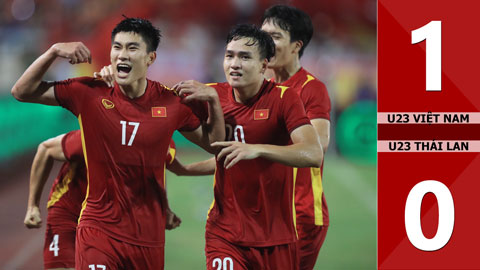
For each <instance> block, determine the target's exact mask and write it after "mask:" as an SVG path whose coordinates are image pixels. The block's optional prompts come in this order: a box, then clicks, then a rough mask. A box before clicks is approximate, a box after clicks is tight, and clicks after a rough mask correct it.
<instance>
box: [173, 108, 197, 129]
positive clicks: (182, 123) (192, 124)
mask: <svg viewBox="0 0 480 270" xmlns="http://www.w3.org/2000/svg"><path fill="white" fill-rule="evenodd" d="M182 107H183V109H182V113H181V115H180V117H181V119H180V120H179V122H178V126H177V130H178V131H194V130H195V129H197V128H198V127H199V126H200V120H199V119H198V117H197V115H195V114H194V113H193V111H192V109H191V108H190V107H188V106H186V105H183V104H182Z"/></svg>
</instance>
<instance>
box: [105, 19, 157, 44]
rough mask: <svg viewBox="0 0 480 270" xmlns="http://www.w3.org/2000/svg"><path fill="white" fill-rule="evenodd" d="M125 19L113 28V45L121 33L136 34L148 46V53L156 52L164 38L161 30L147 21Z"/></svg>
mask: <svg viewBox="0 0 480 270" xmlns="http://www.w3.org/2000/svg"><path fill="white" fill-rule="evenodd" d="M124 17H125V19H124V20H122V21H121V22H119V23H118V24H117V26H115V28H113V31H112V43H113V40H114V38H115V36H116V35H117V34H118V33H119V32H127V33H128V32H134V33H137V34H139V35H140V36H141V37H142V38H143V41H145V43H146V44H147V52H152V51H156V50H157V47H158V44H159V43H160V38H161V37H162V35H161V34H160V30H159V29H158V28H156V27H155V26H153V25H152V23H151V22H150V21H149V20H147V19H142V18H128V17H126V16H125V15H124Z"/></svg>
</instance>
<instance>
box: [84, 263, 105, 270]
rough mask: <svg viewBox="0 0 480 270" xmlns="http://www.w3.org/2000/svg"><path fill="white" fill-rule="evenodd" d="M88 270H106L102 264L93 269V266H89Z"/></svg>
mask: <svg viewBox="0 0 480 270" xmlns="http://www.w3.org/2000/svg"><path fill="white" fill-rule="evenodd" d="M88 268H90V270H106V269H107V267H106V266H105V265H103V264H97V267H96V268H95V264H89V265H88Z"/></svg>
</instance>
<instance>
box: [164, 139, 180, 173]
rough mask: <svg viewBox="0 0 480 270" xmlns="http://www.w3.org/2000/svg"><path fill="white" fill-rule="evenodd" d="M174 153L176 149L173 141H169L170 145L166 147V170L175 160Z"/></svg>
mask: <svg viewBox="0 0 480 270" xmlns="http://www.w3.org/2000/svg"><path fill="white" fill-rule="evenodd" d="M176 152H177V148H176V147H175V142H174V141H173V140H170V145H169V146H168V153H167V159H166V160H165V163H166V165H167V168H168V166H169V165H170V164H172V162H173V161H174V160H175V154H176Z"/></svg>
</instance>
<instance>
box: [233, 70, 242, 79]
mask: <svg viewBox="0 0 480 270" xmlns="http://www.w3.org/2000/svg"><path fill="white" fill-rule="evenodd" d="M240 77H242V73H240V72H238V71H232V72H230V78H232V79H233V80H238V79H240Z"/></svg>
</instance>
